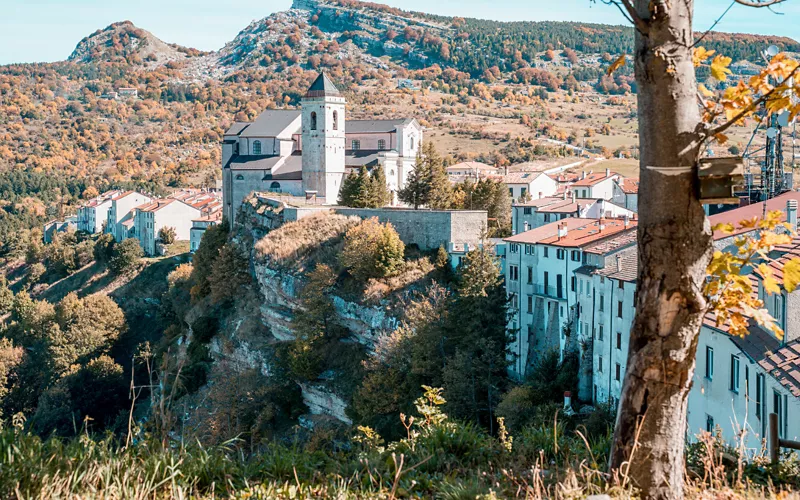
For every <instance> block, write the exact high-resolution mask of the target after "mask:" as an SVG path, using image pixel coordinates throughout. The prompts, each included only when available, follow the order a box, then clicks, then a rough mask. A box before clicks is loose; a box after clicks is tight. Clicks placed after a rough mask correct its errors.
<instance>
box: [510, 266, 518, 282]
mask: <svg viewBox="0 0 800 500" xmlns="http://www.w3.org/2000/svg"><path fill="white" fill-rule="evenodd" d="M508 279H510V280H511V281H517V280H518V279H519V268H518V267H517V266H508Z"/></svg>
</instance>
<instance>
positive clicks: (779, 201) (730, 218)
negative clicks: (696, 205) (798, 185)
mask: <svg viewBox="0 0 800 500" xmlns="http://www.w3.org/2000/svg"><path fill="white" fill-rule="evenodd" d="M789 200H795V201H797V202H799V203H800V192H797V191H789V192H787V193H783V194H782V195H779V196H776V197H775V198H772V199H771V200H767V201H766V202H761V203H753V204H752V205H745V206H741V207H739V208H734V209H733V210H728V211H727V212H722V213H718V214H715V215H712V216H711V217H709V218H708V220H709V221H710V222H711V226H712V227H713V226H715V225H716V224H723V223H725V224H733V226H734V227H735V228H736V230H735V231H734V232H733V233H732V234H725V233H723V232H720V231H717V232H715V233H714V239H715V240H721V239H724V238H729V237H731V236H738V235H740V234H744V233H747V232H750V231H752V228H744V229H742V228H739V227H738V225H737V223H738V222H740V221H743V220H749V219H753V218H755V219H759V220H760V219H761V218H762V216H763V215H764V203H766V205H767V207H766V208H767V211H768V212H771V211H773V210H780V211H782V212H783V215H782V216H781V220H782V221H786V202H788V201H789Z"/></svg>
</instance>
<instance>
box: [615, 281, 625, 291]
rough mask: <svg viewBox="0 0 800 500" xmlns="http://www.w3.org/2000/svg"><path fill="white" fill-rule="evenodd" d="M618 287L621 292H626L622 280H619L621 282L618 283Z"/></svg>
mask: <svg viewBox="0 0 800 500" xmlns="http://www.w3.org/2000/svg"><path fill="white" fill-rule="evenodd" d="M617 286H618V287H619V289H620V290H624V289H625V282H624V281H622V280H619V281H617Z"/></svg>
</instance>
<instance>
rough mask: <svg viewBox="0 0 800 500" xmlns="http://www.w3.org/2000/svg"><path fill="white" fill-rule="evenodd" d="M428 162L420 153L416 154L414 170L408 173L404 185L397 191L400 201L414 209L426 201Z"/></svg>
mask: <svg viewBox="0 0 800 500" xmlns="http://www.w3.org/2000/svg"><path fill="white" fill-rule="evenodd" d="M429 177H430V175H429V169H428V163H427V162H426V161H425V159H424V158H423V156H422V154H421V153H420V154H417V162H416V164H415V166H414V170H412V171H411V173H409V174H408V178H407V179H406V185H405V187H404V188H403V189H401V190H400V192H399V193H398V198H400V201H402V202H403V203H405V204H407V205H411V206H412V207H414V210H416V209H418V208H419V207H421V206H423V205H426V204H427V203H428V192H429V188H428V181H429Z"/></svg>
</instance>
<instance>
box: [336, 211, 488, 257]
mask: <svg viewBox="0 0 800 500" xmlns="http://www.w3.org/2000/svg"><path fill="white" fill-rule="evenodd" d="M333 210H334V211H335V212H337V213H340V214H342V215H355V216H358V217H361V218H362V219H368V218H370V217H377V218H378V220H379V221H381V222H389V223H391V224H392V225H393V226H394V228H395V229H396V230H397V233H398V234H399V235H400V239H402V240H403V242H404V243H405V244H407V245H411V244H415V245H417V246H418V247H419V248H420V250H434V249H437V248H439V247H440V246H442V247H444V248H445V249H448V248H449V246H450V245H451V244H454V245H463V244H465V243H466V244H469V245H470V247H473V246H478V244H479V243H480V241H481V233H482V232H484V231H485V230H486V227H487V224H488V218H487V217H488V216H487V212H486V211H484V210H413V209H410V208H343V207H342V208H340V207H336V208H334V209H333Z"/></svg>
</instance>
